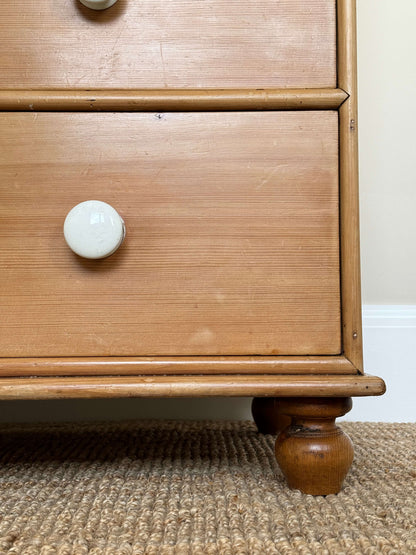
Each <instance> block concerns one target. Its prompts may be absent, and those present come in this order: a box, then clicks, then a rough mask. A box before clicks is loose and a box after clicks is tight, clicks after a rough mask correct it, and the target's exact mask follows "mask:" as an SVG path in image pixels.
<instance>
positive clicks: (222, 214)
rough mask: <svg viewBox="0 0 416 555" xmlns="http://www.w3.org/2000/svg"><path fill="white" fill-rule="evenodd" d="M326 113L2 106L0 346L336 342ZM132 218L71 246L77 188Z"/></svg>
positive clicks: (328, 348) (138, 351)
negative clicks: (103, 255)
mask: <svg viewBox="0 0 416 555" xmlns="http://www.w3.org/2000/svg"><path fill="white" fill-rule="evenodd" d="M337 125H338V124H337V113H336V112H332V111H328V112H224V113H167V114H150V113H146V114H143V113H136V114H128V113H127V114H110V113H97V114H89V113H85V114H82V113H39V114H32V113H3V114H1V115H0V180H1V181H0V183H1V186H0V226H1V227H0V237H1V248H0V267H1V269H2V274H1V289H0V293H1V298H0V302H1V311H0V314H1V316H0V319H1V322H0V344H1V347H0V353H1V354H2V356H10V357H14V356H26V357H28V356H76V355H79V356H88V355H91V356H93V355H94V356H100V355H103V356H104V355H121V356H122V355H156V356H157V355H227V354H234V355H248V354H251V355H254V354H263V355H272V354H288V355H290V354H298V355H306V354H335V353H338V352H339V351H340V292H339V236H338V126H337ZM87 199H99V200H103V201H106V202H108V203H110V204H112V205H113V206H114V207H115V208H116V209H117V210H118V211H119V212H120V214H121V215H122V217H123V218H124V220H125V222H126V226H127V237H126V240H125V243H124V244H123V245H122V247H121V248H120V249H119V250H118V251H117V252H116V253H115V254H114V255H112V256H111V257H109V258H107V259H103V260H86V259H82V258H79V257H78V256H76V255H75V254H73V253H72V252H71V251H70V250H69V248H68V247H67V245H66V244H65V242H64V238H63V233H62V225H63V221H64V219H65V216H66V214H67V212H68V211H69V210H70V209H71V208H72V207H73V206H74V205H75V204H77V203H79V202H81V201H83V200H87Z"/></svg>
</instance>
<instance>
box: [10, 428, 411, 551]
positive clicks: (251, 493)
mask: <svg viewBox="0 0 416 555" xmlns="http://www.w3.org/2000/svg"><path fill="white" fill-rule="evenodd" d="M343 428H344V430H345V431H346V432H347V433H348V434H349V435H350V436H351V438H352V439H353V441H354V444H355V460H354V463H353V467H352V469H351V472H350V474H349V476H348V478H347V480H346V483H345V487H344V489H343V491H342V492H341V493H340V494H338V495H330V496H327V497H312V496H309V495H304V494H301V493H300V492H298V491H290V490H289V489H288V488H287V487H286V484H285V483H284V480H283V478H282V475H281V473H280V470H279V468H278V466H277V464H276V462H275V458H274V438H273V437H272V436H268V435H260V434H258V433H257V432H256V430H255V427H254V425H253V424H252V423H249V422H163V421H153V422H136V423H130V422H129V423H112V424H88V423H87V424H68V425H67V424H65V425H62V424H59V425H58V424H57V425H45V424H44V425H37V426H34V425H30V426H29V425H15V426H4V425H3V426H2V427H1V429H0V438H1V453H0V458H1V460H0V488H1V489H0V553H2V554H3V553H19V554H20V553H21V554H27V555H32V554H33V555H35V554H36V555H37V554H41V555H50V554H55V553H56V554H60V555H67V554H68V555H69V554H76V555H83V554H85V553H90V554H97V555H98V554H99V555H105V554H120V555H130V554H149V555H150V554H154V555H167V554H169V555H170V554H172V555H173V554H178V555H182V554H201V555H206V554H219V555H235V554H256V555H257V554H258V555H263V554H272V553H273V554H275V553H277V554H292V553H293V554H298V553H300V554H308V553H318V554H333V553H334V554H337V555H339V554H343V553H345V554H352V553H353V554H355V553H357V554H358V553H359V554H375V553H383V554H398V555H404V554H412V555H414V554H415V553H416V495H415V494H416V488H415V482H416V461H415V445H416V424H374V423H344V424H343Z"/></svg>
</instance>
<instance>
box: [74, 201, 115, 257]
mask: <svg viewBox="0 0 416 555" xmlns="http://www.w3.org/2000/svg"><path fill="white" fill-rule="evenodd" d="M125 235H126V228H125V225H124V222H123V220H122V219H121V217H120V215H119V214H118V213H117V211H116V210H114V208H113V207H112V206H110V205H109V204H107V203H106V202H101V201H100V200H87V201H85V202H81V203H80V204H77V205H76V206H74V208H72V210H70V211H69V213H68V215H67V217H66V219H65V223H64V236H65V241H66V242H67V243H68V246H69V247H70V248H71V249H72V250H73V251H74V252H75V253H76V254H78V255H79V256H82V257H84V258H105V257H106V256H110V254H113V252H115V251H116V250H117V249H118V248H119V246H120V245H121V243H122V242H123V239H124V237H125Z"/></svg>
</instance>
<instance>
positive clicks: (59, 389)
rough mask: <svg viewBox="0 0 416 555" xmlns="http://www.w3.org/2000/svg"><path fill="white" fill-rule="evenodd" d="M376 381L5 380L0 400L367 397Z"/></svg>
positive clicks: (379, 384) (379, 388) (378, 390)
mask: <svg viewBox="0 0 416 555" xmlns="http://www.w3.org/2000/svg"><path fill="white" fill-rule="evenodd" d="M384 392H385V385H384V382H383V380H381V379H380V378H376V377H374V376H368V375H360V376H358V375H356V376H326V375H317V376H310V375H309V376H280V375H277V376H265V375H261V374H256V375H251V376H239V375H237V376H134V377H132V376H108V377H102V376H94V377H92V376H91V377H75V376H71V377H68V378H2V379H1V380H0V400H12V399H16V400H17V399H75V398H80V399H81V398H83V399H91V398H101V399H104V398H110V397H222V396H226V397H228V396H230V397H252V396H255V397H260V396H265V397H302V396H306V397H332V396H333V397H362V396H368V395H382V394H383V393H384Z"/></svg>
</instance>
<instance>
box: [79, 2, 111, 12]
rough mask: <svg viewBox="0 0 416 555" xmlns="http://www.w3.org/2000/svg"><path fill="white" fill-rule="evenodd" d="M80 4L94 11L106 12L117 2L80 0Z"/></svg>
mask: <svg viewBox="0 0 416 555" xmlns="http://www.w3.org/2000/svg"><path fill="white" fill-rule="evenodd" d="M80 2H81V4H84V6H86V7H87V8H91V9H92V10H106V9H107V8H110V7H111V6H112V5H113V4H115V3H116V2H117V0H80Z"/></svg>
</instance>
